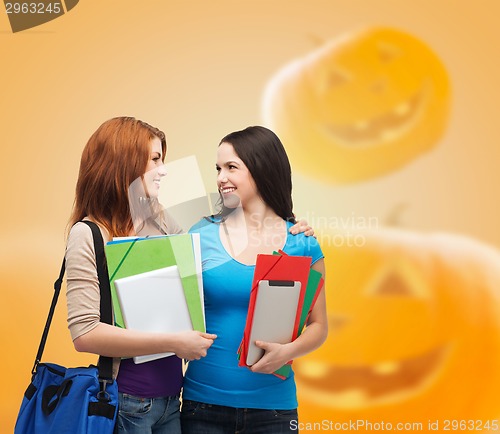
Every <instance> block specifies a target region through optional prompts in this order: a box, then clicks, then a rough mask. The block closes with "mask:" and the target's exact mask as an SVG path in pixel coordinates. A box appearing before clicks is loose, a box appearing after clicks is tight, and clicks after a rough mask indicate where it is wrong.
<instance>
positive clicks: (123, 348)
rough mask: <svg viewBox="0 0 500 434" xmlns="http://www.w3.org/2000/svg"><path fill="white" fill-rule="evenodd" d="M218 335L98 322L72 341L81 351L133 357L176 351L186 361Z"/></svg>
mask: <svg viewBox="0 0 500 434" xmlns="http://www.w3.org/2000/svg"><path fill="white" fill-rule="evenodd" d="M216 337H217V336H216V335H213V334H209V333H201V332H196V331H186V332H180V333H145V332H139V331H136V330H127V329H122V328H119V327H115V326H112V325H109V324H105V323H99V324H98V325H97V326H96V327H95V328H93V329H92V330H90V331H89V332H87V333H85V334H83V335H81V336H79V337H77V338H76V339H75V340H74V341H73V344H74V346H75V349H76V350H77V351H80V352H86V353H94V354H99V355H101V356H108V357H134V356H142V355H146V354H156V353H166V352H173V353H175V354H176V355H177V356H178V357H180V358H182V359H187V360H194V359H200V358H201V357H204V356H206V355H207V349H208V348H209V347H210V346H211V345H212V343H213V340H214V339H215V338H216Z"/></svg>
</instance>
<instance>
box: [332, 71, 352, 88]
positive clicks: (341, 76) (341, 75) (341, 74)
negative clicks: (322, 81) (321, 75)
mask: <svg viewBox="0 0 500 434" xmlns="http://www.w3.org/2000/svg"><path fill="white" fill-rule="evenodd" d="M351 80H352V78H351V75H350V74H349V73H348V72H347V71H343V70H341V69H339V68H335V69H334V70H333V71H331V72H330V74H329V76H328V84H329V86H330V87H335V86H341V85H343V84H345V83H347V82H349V81H351Z"/></svg>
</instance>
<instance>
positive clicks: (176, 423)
mask: <svg viewBox="0 0 500 434" xmlns="http://www.w3.org/2000/svg"><path fill="white" fill-rule="evenodd" d="M179 407H180V402H179V397H178V396H167V397H165V398H138V397H136V396H132V395H127V394H126V393H120V394H119V401H118V417H117V419H116V426H115V434H181V421H180V411H179Z"/></svg>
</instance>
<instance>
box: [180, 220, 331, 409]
mask: <svg viewBox="0 0 500 434" xmlns="http://www.w3.org/2000/svg"><path fill="white" fill-rule="evenodd" d="M290 226H291V223H287V228H290ZM219 228H220V224H217V223H210V222H208V221H207V220H202V221H200V222H199V223H197V224H196V225H195V226H193V227H192V228H191V230H190V232H191V233H199V234H200V239H201V256H202V264H203V289H204V296H205V318H206V325H207V332H208V333H215V334H216V335H217V339H216V340H215V341H214V343H213V345H212V346H211V347H210V348H209V349H208V352H207V356H206V357H203V358H202V359H201V360H195V361H192V362H189V367H188V370H187V372H186V375H185V378H184V390H183V395H182V396H183V398H184V399H189V400H192V401H201V402H205V403H208V404H216V405H224V406H229V407H237V408H260V409H269V410H272V409H274V410H291V409H294V408H297V397H296V389H295V379H294V376H293V372H292V373H291V375H290V376H289V377H288V378H287V379H286V380H282V379H280V378H278V377H276V376H275V375H271V374H261V373H255V372H252V371H250V369H248V368H246V367H239V366H238V358H237V351H238V347H239V345H240V343H241V339H242V337H243V330H244V328H245V323H246V317H247V312H248V303H249V301H250V289H251V287H252V280H253V274H254V270H255V265H245V264H242V263H240V262H238V261H236V260H234V259H233V258H232V257H231V256H230V255H229V254H228V253H227V251H226V249H225V248H224V246H223V245H222V242H221V240H220V237H219ZM283 251H284V252H285V253H287V254H289V255H297V256H311V257H312V263H314V262H316V261H317V260H319V259H321V258H322V257H323V253H322V252H321V248H320V247H319V244H318V242H317V240H316V239H315V238H314V237H306V236H305V235H304V234H298V235H291V234H290V233H288V234H287V238H286V243H285V246H284V248H283Z"/></svg>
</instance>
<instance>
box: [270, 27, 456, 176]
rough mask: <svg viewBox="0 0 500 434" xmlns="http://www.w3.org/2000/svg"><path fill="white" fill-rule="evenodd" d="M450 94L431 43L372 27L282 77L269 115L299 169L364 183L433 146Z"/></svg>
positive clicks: (313, 55)
mask: <svg viewBox="0 0 500 434" xmlns="http://www.w3.org/2000/svg"><path fill="white" fill-rule="evenodd" d="M449 93H450V90H449V81H448V76H447V74H446V71H445V69H444V67H443V65H442V63H441V61H440V60H439V59H438V58H437V56H436V55H435V54H434V53H433V52H432V51H431V50H430V49H429V48H428V47H427V46H426V45H425V44H424V43H423V42H421V41H419V40H418V39H416V38H414V37H413V36H410V35H408V34H406V33H403V32H400V31H397V30H393V29H386V28H381V29H372V30H368V31H363V32H359V33H356V34H352V35H349V36H346V37H344V38H342V39H340V40H338V41H332V42H331V43H330V44H328V45H326V46H324V47H323V48H321V49H319V50H318V51H316V52H313V53H311V54H310V55H309V56H307V57H306V58H305V59H303V60H300V61H296V62H294V63H293V64H292V65H289V66H288V67H286V68H285V69H284V70H283V71H282V72H281V73H279V74H277V76H276V77H275V78H274V79H273V80H271V82H270V84H269V86H268V89H267V91H266V95H265V98H264V118H265V122H266V123H267V124H268V125H269V126H270V127H271V128H273V129H274V130H275V131H276V132H277V133H278V135H280V136H281V138H282V140H283V142H284V144H285V146H286V148H287V151H288V153H289V155H290V158H291V161H292V164H293V166H294V168H296V169H299V170H303V171H305V172H306V173H307V174H309V175H311V176H314V177H317V178H319V179H322V180H327V181H337V182H349V181H357V180H362V179H365V178H369V177H373V176H377V175H381V174H383V173H386V172H388V171H391V170H394V169H396V168H398V167H400V166H402V165H404V164H406V163H408V162H409V161H410V160H412V159H413V158H415V157H416V156H417V155H419V154H421V153H422V152H424V151H426V150H428V149H430V148H431V147H433V146H434V145H435V144H436V141H437V139H438V138H439V137H440V136H441V134H442V133H443V130H444V127H445V122H446V120H447V117H448V108H449Z"/></svg>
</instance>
